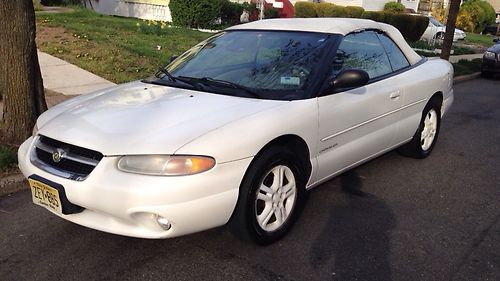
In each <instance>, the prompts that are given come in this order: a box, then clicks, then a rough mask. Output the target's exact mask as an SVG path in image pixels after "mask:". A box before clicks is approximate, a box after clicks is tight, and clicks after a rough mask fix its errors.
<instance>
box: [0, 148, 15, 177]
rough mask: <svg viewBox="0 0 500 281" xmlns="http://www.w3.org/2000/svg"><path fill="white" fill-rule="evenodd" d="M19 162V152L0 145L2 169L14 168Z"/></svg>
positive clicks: (0, 168) (0, 166) (0, 164)
mask: <svg viewBox="0 0 500 281" xmlns="http://www.w3.org/2000/svg"><path fill="white" fill-rule="evenodd" d="M16 163H17V153H16V152H15V151H14V150H12V149H9V148H7V147H4V146H1V145H0V171H1V170H7V169H10V168H14V167H15V166H16Z"/></svg>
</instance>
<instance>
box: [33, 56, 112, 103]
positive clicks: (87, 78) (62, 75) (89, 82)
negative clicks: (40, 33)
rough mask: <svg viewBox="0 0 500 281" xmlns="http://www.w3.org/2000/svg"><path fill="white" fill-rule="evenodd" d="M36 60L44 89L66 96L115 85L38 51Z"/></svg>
mask: <svg viewBox="0 0 500 281" xmlns="http://www.w3.org/2000/svg"><path fill="white" fill-rule="evenodd" d="M38 60H39V62H40V70H41V72H42V78H43V85H44V87H45V88H46V89H48V90H51V91H55V92H58V93H61V94H63V95H66V96H73V95H81V94H85V93H89V92H92V91H96V90H100V89H104V88H108V87H111V86H114V85H116V84H115V83H112V82H110V81H108V80H106V79H104V78H101V77H99V76H97V75H95V74H92V73H90V72H88V71H86V70H83V69H81V68H79V67H77V66H75V65H73V64H70V63H68V62H66V61H63V60H61V59H58V58H56V57H54V56H51V55H49V54H46V53H43V52H40V51H38ZM49 96H50V95H49Z"/></svg>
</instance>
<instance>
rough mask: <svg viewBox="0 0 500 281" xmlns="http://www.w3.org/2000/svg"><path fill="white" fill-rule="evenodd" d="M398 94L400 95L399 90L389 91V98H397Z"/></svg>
mask: <svg viewBox="0 0 500 281" xmlns="http://www.w3.org/2000/svg"><path fill="white" fill-rule="evenodd" d="M400 96H401V92H400V91H397V92H393V93H391V94H390V95H389V98H391V100H397V99H399V97H400Z"/></svg>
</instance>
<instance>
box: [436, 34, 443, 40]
mask: <svg viewBox="0 0 500 281" xmlns="http://www.w3.org/2000/svg"><path fill="white" fill-rule="evenodd" d="M434 38H435V39H437V40H443V39H444V33H443V32H439V33H437V34H436V36H434Z"/></svg>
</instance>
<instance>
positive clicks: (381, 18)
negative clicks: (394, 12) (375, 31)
mask: <svg viewBox="0 0 500 281" xmlns="http://www.w3.org/2000/svg"><path fill="white" fill-rule="evenodd" d="M361 18H362V19H370V20H374V21H378V22H385V13H384V12H373V11H365V12H364V13H363V14H362V15H361Z"/></svg>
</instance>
